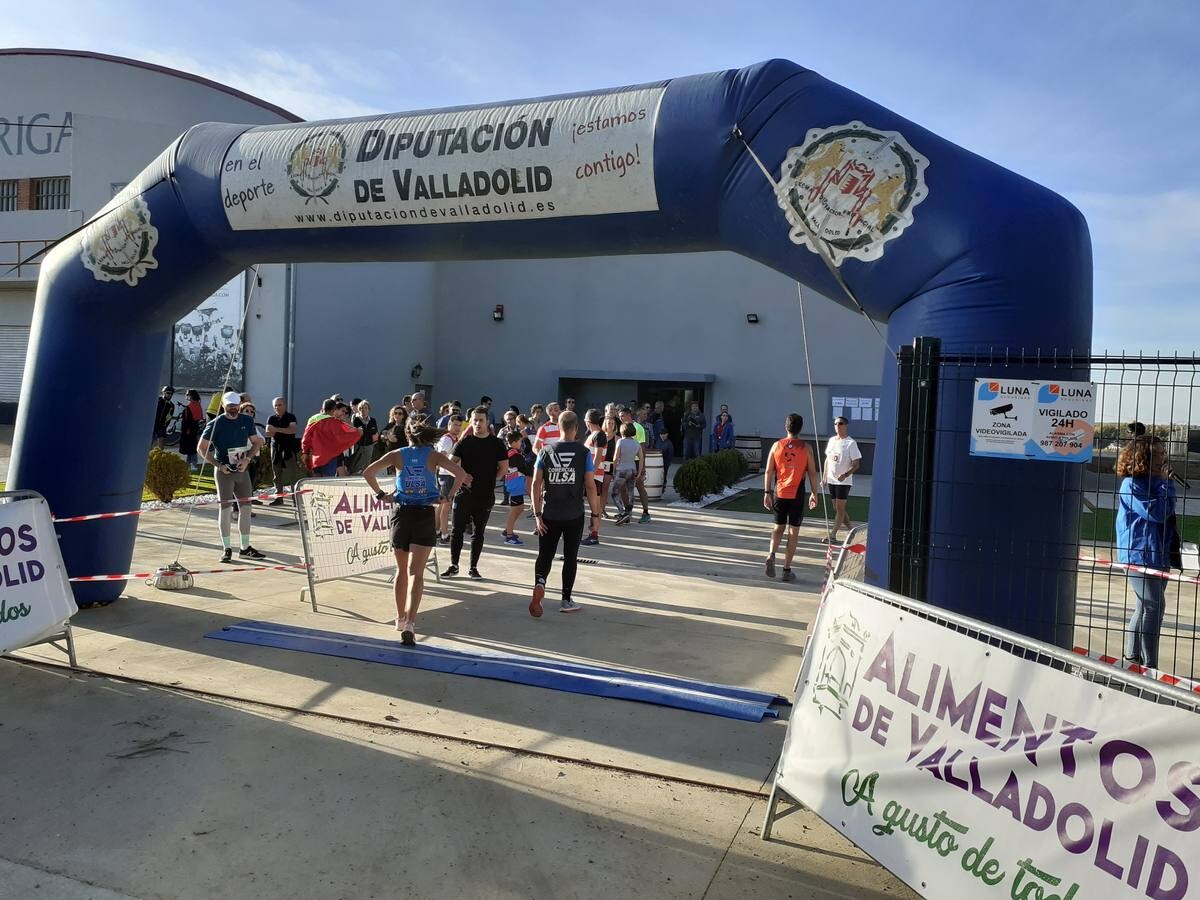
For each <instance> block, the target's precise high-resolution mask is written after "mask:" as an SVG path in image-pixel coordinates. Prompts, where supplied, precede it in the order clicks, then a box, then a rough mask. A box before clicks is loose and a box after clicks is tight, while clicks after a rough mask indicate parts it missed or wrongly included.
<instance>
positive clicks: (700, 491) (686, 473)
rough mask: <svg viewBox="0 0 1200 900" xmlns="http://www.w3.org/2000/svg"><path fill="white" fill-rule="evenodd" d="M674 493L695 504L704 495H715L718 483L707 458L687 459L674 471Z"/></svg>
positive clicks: (714, 471)
mask: <svg viewBox="0 0 1200 900" xmlns="http://www.w3.org/2000/svg"><path fill="white" fill-rule="evenodd" d="M674 484H675V491H676V493H678V494H679V496H680V497H681V498H683V499H684V500H687V501H689V502H690V503H695V502H696V501H698V500H699V499H700V498H701V497H703V496H704V495H705V494H713V493H716V492H717V491H718V490H719V489H720V481H719V479H718V478H717V473H716V470H715V469H713V467H712V463H710V462H709V461H708V458H707V457H701V458H699V459H689V460H688V461H687V462H685V463H684V464H683V465H681V466H680V467H679V468H678V469H677V470H676V471H675V481H674Z"/></svg>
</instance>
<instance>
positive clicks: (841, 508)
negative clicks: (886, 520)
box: [821, 416, 862, 544]
mask: <svg viewBox="0 0 1200 900" xmlns="http://www.w3.org/2000/svg"><path fill="white" fill-rule="evenodd" d="M833 428H834V432H835V434H834V436H833V437H831V438H830V439H829V441H828V443H826V444H825V468H824V470H823V471H822V472H821V487H823V488H825V489H826V490H827V491H828V492H829V496H830V498H831V499H832V500H833V510H834V517H833V533H832V534H831V535H830V536H829V540H830V542H831V543H834V544H836V543H837V536H838V529H840V528H845V529H846V530H847V531H849V530H850V529H851V528H853V527H854V523H853V522H851V521H850V514H849V513H848V512H846V501H847V500H848V499H849V498H850V488H851V487H852V486H853V485H854V473H855V472H857V471H858V468H859V466H861V465H862V451H861V450H859V449H858V444H857V443H855V440H854V438H852V437H850V422H849V420H848V419H846V417H845V416H838V417H837V418H836V419H834V420H833Z"/></svg>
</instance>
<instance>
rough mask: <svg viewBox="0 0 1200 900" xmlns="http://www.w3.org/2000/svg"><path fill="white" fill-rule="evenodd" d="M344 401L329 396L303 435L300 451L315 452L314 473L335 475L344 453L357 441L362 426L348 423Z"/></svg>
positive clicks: (360, 435) (313, 454) (305, 452)
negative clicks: (358, 426) (340, 401)
mask: <svg viewBox="0 0 1200 900" xmlns="http://www.w3.org/2000/svg"><path fill="white" fill-rule="evenodd" d="M345 409H346V407H345V404H343V403H339V402H338V401H337V400H334V399H333V398H330V399H328V400H326V401H325V402H324V403H323V404H322V405H321V415H320V416H318V417H317V418H315V419H313V420H312V421H311V422H309V423H308V427H307V428H305V429H304V437H302V438H301V439H300V451H301V452H302V453H303V454H305V455H306V456H308V455H311V456H312V471H313V474H314V475H322V476H325V477H330V478H331V477H333V476H334V475H336V474H337V467H338V460H339V459H340V458H341V455H342V454H343V453H345V452H346V451H347V450H349V449H350V448H351V447H353V446H354V445H355V444H357V443H358V441H359V439H360V438H361V437H362V429H361V428H354V427H352V426H350V425H347V424H346V413H345Z"/></svg>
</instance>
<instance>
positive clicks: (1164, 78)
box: [0, 0, 1200, 353]
mask: <svg viewBox="0 0 1200 900" xmlns="http://www.w3.org/2000/svg"><path fill="white" fill-rule="evenodd" d="M0 13H2V14H3V15H2V17H0V21H3V22H5V25H4V27H3V28H0V43H4V44H7V45H9V46H41V47H69V48H75V49H88V50H95V51H99V52H106V53H114V54H118V55H123V56H132V57H136V58H140V59H145V60H149V61H152V62H158V63H161V64H163V65H169V66H173V67H175V68H180V69H185V70H188V71H192V72H195V73H197V74H201V75H205V76H207V77H210V78H214V79H216V80H218V81H222V82H224V83H227V84H230V85H232V86H234V87H237V88H240V89H242V90H245V91H248V92H249V93H251V94H255V95H257V96H260V97H262V98H264V99H266V100H270V101H272V102H275V103H278V104H280V105H281V106H284V107H286V108H288V109H291V110H292V111H294V112H296V113H298V114H300V115H302V116H305V117H308V118H326V117H334V116H344V115H362V114H367V113H371V112H391V111H402V110H407V109H419V108H428V107H437V106H448V105H455V104H462V103H476V102H488V101H498V100H506V99H514V98H520V97H527V96H539V95H544V94H552V93H561V92H567V91H574V90H587V89H592V88H603V87H610V86H615V85H623V84H635V83H639V82H645V81H653V80H656V79H660V78H667V77H671V76H675V75H687V74H692V73H696V72H707V71H713V70H717V69H725V68H733V67H739V66H743V65H747V64H749V63H752V62H757V61H759V60H762V59H768V58H771V57H775V56H781V57H786V58H788V59H792V60H795V61H796V62H798V63H800V64H801V65H805V66H808V67H809V68H812V69H815V70H817V71H818V72H820V73H821V74H823V75H825V76H827V77H829V78H830V79H832V80H834V81H837V82H839V83H841V84H844V85H846V86H847V87H849V88H852V89H854V90H856V91H858V92H860V93H862V94H864V95H866V96H868V97H870V98H872V99H873V100H876V101H878V102H880V103H882V104H884V105H885V106H888V107H891V108H892V109H894V110H896V111H897V112H899V113H901V114H902V115H904V116H907V117H908V118H910V119H913V120H914V121H917V122H919V123H921V124H922V125H924V126H926V127H928V128H930V129H932V130H934V131H936V132H938V133H940V134H942V135H944V136H945V137H947V138H949V139H950V140H953V141H955V142H956V143H959V144H961V145H963V146H965V147H967V148H969V149H971V150H973V151H975V152H977V153H980V154H982V155H983V156H986V157H988V158H990V159H992V160H995V161H996V162H998V163H1000V164H1001V165H1004V166H1006V167H1008V168H1010V169H1013V170H1015V171H1017V172H1019V173H1021V174H1022V175H1025V176H1027V177H1029V178H1032V179H1033V180H1035V181H1038V182H1040V183H1042V184H1044V185H1046V186H1047V187H1050V188H1052V189H1053V190H1055V191H1058V192H1059V193H1061V194H1063V195H1064V196H1066V197H1067V198H1068V199H1070V200H1071V201H1072V202H1074V203H1075V204H1076V205H1077V206H1078V207H1079V208H1080V209H1082V210H1083V212H1084V214H1085V215H1086V216H1087V219H1088V222H1089V224H1090V226H1091V230H1092V241H1093V249H1094V254H1095V276H1096V326H1095V339H1094V346H1095V347H1096V348H1097V349H1108V350H1122V349H1124V350H1128V351H1134V350H1141V351H1149V352H1153V351H1163V352H1173V351H1180V352H1188V353H1190V352H1193V351H1196V350H1198V349H1200V316H1197V315H1195V314H1194V312H1193V309H1194V307H1195V305H1196V304H1197V302H1198V301H1200V165H1198V164H1197V162H1198V156H1200V153H1198V151H1200V77H1198V76H1200V2H1196V0H1155V2H1146V0H1143V2H1141V3H1128V2H1126V3H1117V2H1112V0H1091V2H1086V3H1085V2H1079V0H1076V2H1056V0H1043V2H1026V0H1016V2H1004V3H977V2H971V0H940V2H932V0H930V2H920V0H917V2H914V0H909V2H906V3H897V2H894V0H893V2H879V0H859V2H856V3H845V4H830V3H824V4H815V3H810V2H803V0H796V2H791V3H785V4H773V5H768V4H747V3H726V4H717V3H704V2H690V3H675V2H663V3H655V2H643V3H640V4H627V3H624V4H623V3H619V2H611V0H605V2H595V0H591V2H587V3H579V4H575V3H571V2H566V0H564V2H557V3H556V2H515V3H508V4H503V3H496V2H491V3H485V2H468V0H461V2H440V3H436V4H422V3H414V2H409V3H386V4H385V3H377V2H359V3H356V4H346V5H344V6H341V7H339V6H335V5H334V4H330V3H313V2H307V0H305V2H301V0H293V2H275V3H253V2H249V3H248V2H240V3H232V2H229V0H212V2H209V3H206V4H182V3H177V2H166V3H161V4H157V5H154V6H152V5H151V4H149V3H145V2H143V3H130V2H121V0H110V2H106V3H103V4H98V3H94V2H88V3H83V2H53V0H49V2H41V3H30V2H28V0H19V2H10V0H0ZM1047 252H1050V253H1052V252H1053V248H1047Z"/></svg>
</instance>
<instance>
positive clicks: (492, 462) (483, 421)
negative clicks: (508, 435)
mask: <svg viewBox="0 0 1200 900" xmlns="http://www.w3.org/2000/svg"><path fill="white" fill-rule="evenodd" d="M452 455H453V456H454V460H455V462H457V463H458V464H459V465H460V466H462V467H463V468H464V469H466V470H467V473H468V474H469V475H470V476H471V486H470V487H464V488H462V489H461V490H460V491H459V492H458V494H457V496H455V497H452V498H451V500H452V503H453V506H452V507H451V509H452V511H453V512H452V516H453V519H452V523H453V524H452V527H451V531H450V568H448V569H447V570H446V571H445V572H443V573H442V577H443V578H450V577H452V576H454V575H457V574H458V558H459V556H460V555H461V554H462V547H463V533H464V532H465V531H466V530H467V523H468V522H470V523H471V525H472V527H473V529H474V531H473V533H472V534H471V568H470V569H469V570H468V572H467V574H468V575H470V576H471V577H472V578H482V577H483V576H482V575H480V574H479V555H480V554H481V553H482V552H483V538H484V530H485V529H486V528H487V522H488V517H489V516H490V515H491V514H492V506H494V505H495V503H496V480H497V479H498V478H503V477H504V476H505V474H506V473H507V472H508V448H507V447H506V446H504V441H502V440H500V438H498V437H496V436H495V435H493V434H492V432H491V428H490V426H489V423H488V411H487V409H486V408H484V407H482V406H479V407H476V408H475V409H474V410H472V412H471V429H470V431H468V432H467V433H466V434H465V435H463V436H462V437H461V438H459V440H458V443H457V444H455V445H454V450H453V451H452Z"/></svg>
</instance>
